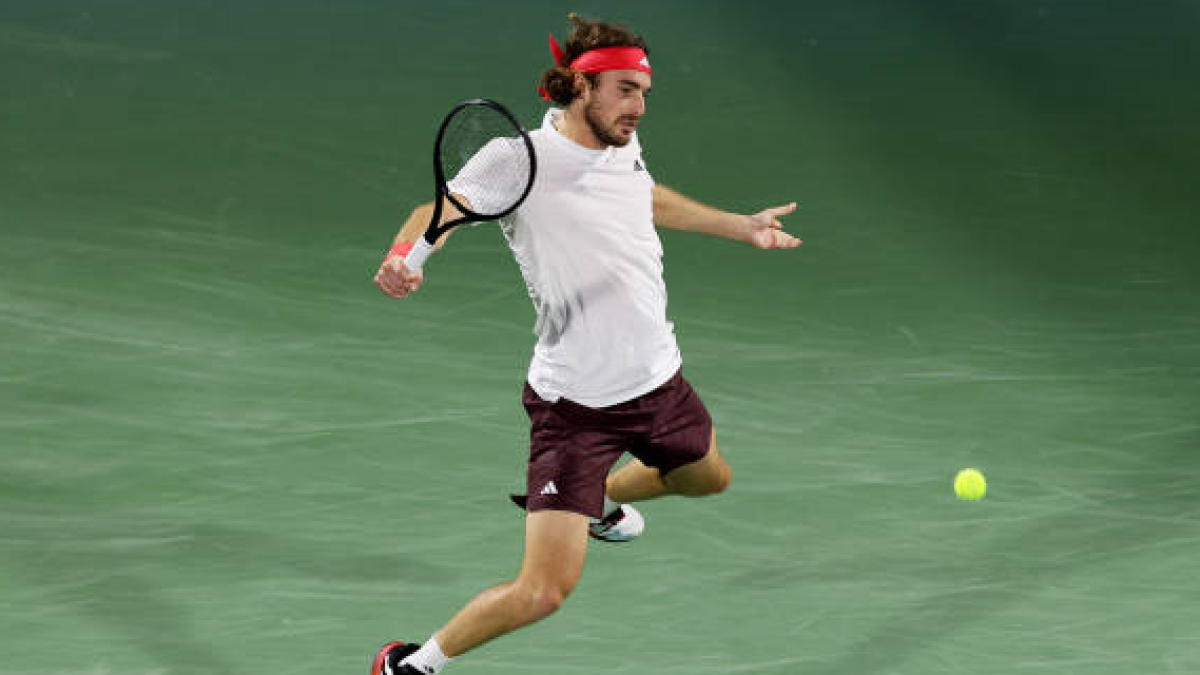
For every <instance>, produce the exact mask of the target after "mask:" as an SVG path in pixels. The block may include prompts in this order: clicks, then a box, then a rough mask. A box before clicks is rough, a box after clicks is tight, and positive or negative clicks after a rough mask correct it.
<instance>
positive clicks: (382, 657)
mask: <svg viewBox="0 0 1200 675" xmlns="http://www.w3.org/2000/svg"><path fill="white" fill-rule="evenodd" d="M406 644H408V643H407V642H389V643H387V644H386V645H384V646H383V649H380V650H379V653H378V654H376V655H375V663H373V664H372V665H371V675H382V673H383V664H384V662H385V661H387V655H388V652H390V651H392V648H393V647H403V646H404V645H406Z"/></svg>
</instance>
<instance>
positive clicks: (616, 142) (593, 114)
mask: <svg viewBox="0 0 1200 675" xmlns="http://www.w3.org/2000/svg"><path fill="white" fill-rule="evenodd" d="M597 108H598V107H597V105H596V102H595V101H593V102H592V103H590V104H588V106H587V107H586V108H584V110H583V118H584V119H585V120H587V124H588V126H589V127H590V128H591V130H592V133H593V134H595V135H596V138H598V139H600V142H601V143H604V144H605V145H613V146H616V147H618V148H623V147H625V146H626V145H629V141H631V140H633V132H630V133H629V135H627V136H626V135H622V132H621V130H620V128H619V126H618V125H620V124H621V123H622V122H626V121H633V122H635V123H636V122H637V117H634V116H632V115H623V116H620V117H617V118H616V119H614V120H613V121H612V122H611V123H610V124H607V125H606V124H605V123H604V120H602V119H600V112H599V110H598V109H597Z"/></svg>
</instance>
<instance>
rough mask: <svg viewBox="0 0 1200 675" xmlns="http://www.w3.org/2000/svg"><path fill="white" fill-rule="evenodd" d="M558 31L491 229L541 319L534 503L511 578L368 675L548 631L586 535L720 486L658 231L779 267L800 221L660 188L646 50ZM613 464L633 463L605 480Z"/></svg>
mask: <svg viewBox="0 0 1200 675" xmlns="http://www.w3.org/2000/svg"><path fill="white" fill-rule="evenodd" d="M570 18H571V21H572V22H573V24H574V27H573V30H572V32H571V35H570V37H569V39H568V40H567V41H566V45H565V48H563V47H560V46H559V45H558V44H557V43H555V41H554V38H553V37H551V51H552V53H553V55H554V59H555V66H554V67H553V68H551V69H550V70H548V71H547V72H546V73H545V74H544V75H543V76H542V79H541V90H542V93H543V96H544V97H545V98H546V99H547V100H549V101H552V102H554V103H557V104H559V105H560V106H562V107H561V108H558V107H552V108H551V109H550V110H549V111H548V112H547V113H546V115H545V118H544V120H543V122H542V126H541V128H540V129H536V130H534V131H533V132H531V134H530V135H531V138H532V140H533V143H534V147H535V149H536V151H537V158H538V175H537V177H536V179H535V183H534V187H533V190H532V192H531V193H530V195H529V197H528V198H527V199H526V200H525V202H524V203H523V204H522V205H521V206H520V207H519V208H518V209H517V210H516V211H515V212H514V213H513V214H512V215H510V216H508V217H507V218H505V219H504V220H503V221H502V222H501V223H500V225H501V228H502V229H503V232H504V235H505V237H506V238H507V240H508V244H509V247H510V248H511V249H512V252H513V255H514V257H515V258H516V261H517V263H518V265H519V266H520V268H521V273H522V274H523V276H524V278H525V282H526V284H527V286H528V288H529V293H530V296H531V297H532V299H533V302H534V306H535V308H536V310H537V324H536V327H535V331H536V333H537V336H538V341H537V345H536V346H535V347H534V353H533V359H532V363H531V364H530V367H529V372H528V380H527V383H526V385H525V391H524V397H523V398H524V401H523V402H524V406H525V409H526V411H527V412H528V414H529V418H530V422H531V426H532V430H531V434H530V438H531V442H530V456H529V465H528V469H527V482H526V488H527V491H528V494H527V496H525V497H524V498H520V499H519V500H518V503H521V504H522V505H524V506H525V507H526V509H527V511H528V515H527V516H526V524H525V556H524V560H523V563H522V567H521V570H520V572H519V574H518V575H517V577H516V579H515V580H513V581H511V582H508V583H504V584H500V585H499V586H495V587H493V588H491V589H489V590H486V591H484V592H483V593H481V594H480V595H478V596H477V597H476V598H475V599H474V600H472V601H471V602H469V603H468V604H467V605H466V606H465V607H463V609H462V610H461V611H460V612H459V613H458V614H457V615H456V616H454V618H452V619H451V620H450V622H449V623H447V624H446V625H445V626H443V627H442V628H441V629H440V630H438V631H437V632H436V633H435V634H434V635H433V636H432V637H431V638H430V639H429V640H428V641H426V642H425V643H424V644H423V645H416V644H410V643H404V642H392V643H389V644H387V645H385V646H384V647H383V649H382V650H380V652H379V654H378V655H377V657H376V658H375V662H374V665H373V667H372V671H371V673H372V675H402V674H403V675H430V674H432V673H438V672H440V671H441V670H442V669H443V668H444V667H445V666H446V664H447V663H449V662H450V660H451V659H452V658H454V657H457V656H460V655H462V654H465V653H466V652H468V651H470V650H472V649H474V648H476V647H478V646H480V645H482V644H484V643H485V642H487V641H489V640H491V639H493V638H496V637H499V636H501V635H504V634H506V633H509V632H511V631H513V630H516V629H517V628H520V627H522V626H525V625H528V624H530V623H533V622H535V621H538V620H540V619H543V618H545V617H546V616H549V615H550V614H552V613H553V612H554V611H555V610H557V609H558V608H559V606H560V605H561V604H562V602H563V600H564V599H565V598H566V597H567V595H568V594H569V593H570V592H571V590H572V588H574V586H575V583H576V581H577V580H578V579H579V575H580V572H581V571H582V569H583V563H584V558H585V556H586V555H587V542H588V535H589V534H590V535H591V536H592V537H594V538H596V539H599V540H601V541H608V542H624V541H629V540H631V539H633V538H635V537H637V536H638V535H639V534H641V532H642V530H643V528H644V521H643V519H642V516H641V514H640V513H639V512H638V511H637V510H636V509H634V508H633V507H632V506H629V503H630V502H637V501H643V500H648V499H654V498H656V497H661V496H664V495H684V496H689V497H700V496H704V495H711V494H715V493H718V492H721V491H723V490H724V489H725V488H726V486H727V485H729V481H730V469H729V466H728V465H727V464H726V462H725V460H724V458H722V456H721V454H720V453H719V452H718V450H717V442H716V436H715V435H714V433H713V424H712V420H711V418H710V417H709V413H708V411H707V410H706V409H705V407H704V404H703V403H702V402H701V400H700V398H699V396H697V395H696V392H695V391H693V389H692V387H691V386H690V385H689V384H688V382H687V380H685V379H684V377H683V375H682V374H681V371H680V367H681V364H682V360H681V357H680V353H679V348H678V346H677V345H676V341H675V335H674V332H673V328H672V324H671V323H670V322H669V321H668V320H667V312H666V305H667V294H666V287H665V285H664V282H663V268H662V245H661V243H660V241H659V238H658V235H657V233H656V231H655V226H658V227H668V228H672V229H676V230H685V231H688V232H700V233H703V234H709V235H714V236H718V237H724V238H726V239H731V240H734V241H737V242H741V243H744V244H748V245H750V246H752V247H754V248H759V249H790V248H795V247H796V246H799V245H800V240H798V239H797V238H795V237H793V236H792V235H790V234H788V233H787V232H785V231H783V229H782V226H781V224H780V222H779V220H778V219H779V218H780V217H782V216H786V215H788V214H790V213H792V212H793V211H795V209H796V205H795V204H794V203H792V204H788V205H786V206H779V207H775V208H769V209H766V210H764V211H761V212H759V213H756V214H753V215H739V214H734V213H727V212H724V211H720V210H717V209H714V208H710V207H708V206H704V205H702V204H700V203H697V202H695V201H692V200H691V199H688V198H686V197H684V196H682V195H680V194H678V193H677V192H674V191H672V190H670V189H668V188H666V187H663V186H662V185H657V184H656V183H655V181H654V179H653V178H651V176H650V173H649V171H648V170H647V166H646V162H645V159H643V157H642V152H641V146H640V145H639V144H638V137H637V127H638V124H639V122H640V121H641V119H642V116H643V115H644V114H645V113H646V97H647V95H648V94H649V93H650V85H651V69H650V61H649V58H648V56H647V48H646V44H645V42H644V41H643V40H642V38H641V37H639V36H638V35H636V34H633V33H631V32H629V31H628V30H626V29H624V28H622V27H619V26H614V25H611V24H607V23H602V22H598V21H591V20H585V19H582V18H580V17H578V16H576V15H574V14H572V15H571V17H570ZM449 187H450V190H451V191H452V192H454V193H456V194H458V195H461V196H462V197H463V198H465V199H466V201H467V203H472V200H474V199H486V198H487V197H486V195H487V190H486V186H480V185H473V184H472V183H471V181H470V180H469V179H467V180H452V181H451V183H450V186H449ZM431 211H432V205H431V204H427V205H424V206H421V207H418V208H417V209H416V210H415V211H414V212H413V214H412V216H411V217H410V218H409V219H408V221H407V222H406V223H405V225H404V227H403V228H402V229H401V231H400V234H399V235H398V236H397V238H396V239H397V242H398V243H400V244H403V243H404V242H412V241H415V240H416V238H417V237H419V236H420V235H421V233H422V232H423V231H424V229H425V227H426V225H427V221H428V218H429V217H430V213H431ZM451 217H454V214H453V213H452V214H450V215H448V216H447V219H449V218H451ZM443 241H444V240H443ZM393 250H395V249H393ZM422 281H423V274H422V273H421V272H420V271H418V272H415V273H414V272H410V271H409V270H408V269H407V268H406V267H405V266H404V264H403V258H402V257H400V256H392V257H389V258H388V259H387V260H386V261H385V262H384V264H383V265H382V266H381V268H380V270H379V273H378V274H377V275H376V277H375V282H376V284H377V285H378V286H379V288H380V289H381V290H383V292H385V293H387V294H388V295H390V296H392V297H394V298H405V297H407V296H408V295H409V294H411V293H412V292H413V291H415V290H417V289H418V288H419V287H420V285H421V283H422ZM624 453H630V454H631V455H632V457H633V459H631V460H630V461H629V462H628V463H627V464H625V465H624V466H622V467H621V468H620V469H618V470H617V471H615V472H613V473H612V474H611V475H609V471H610V469H611V468H612V467H613V466H614V464H615V463H616V462H617V460H618V459H619V458H620V457H621V456H622V455H623V454H624Z"/></svg>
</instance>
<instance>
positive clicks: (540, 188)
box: [449, 108, 682, 407]
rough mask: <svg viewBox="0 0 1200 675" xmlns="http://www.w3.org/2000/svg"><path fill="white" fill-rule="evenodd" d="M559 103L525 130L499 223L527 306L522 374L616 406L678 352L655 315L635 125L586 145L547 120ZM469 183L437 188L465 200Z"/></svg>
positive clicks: (648, 213)
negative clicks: (532, 154) (527, 145)
mask: <svg viewBox="0 0 1200 675" xmlns="http://www.w3.org/2000/svg"><path fill="white" fill-rule="evenodd" d="M560 114H562V113H561V111H559V110H556V109H553V108H552V109H550V110H549V111H548V112H547V113H546V116H545V118H544V120H543V122H542V127H541V128H540V129H537V130H535V131H533V132H531V133H530V138H531V139H532V140H533V144H534V148H535V150H536V152H537V176H536V178H535V180H534V185H533V190H532V191H531V192H530V194H529V197H528V198H527V199H526V200H525V202H524V203H522V204H521V206H520V208H518V209H517V210H516V211H514V212H513V213H512V214H511V215H509V216H508V217H506V218H505V219H504V220H502V221H501V223H500V224H501V228H502V230H503V232H504V235H505V237H506V238H507V239H508V244H509V247H510V248H511V249H512V252H513V255H514V257H515V258H516V260H517V264H518V265H519V266H520V268H521V274H522V275H523V276H524V277H525V284H526V286H527V287H528V289H529V296H530V298H532V300H533V304H534V308H535V309H536V310H537V317H538V318H537V324H536V325H535V326H534V333H536V334H537V336H538V342H537V345H536V346H535V347H534V352H533V360H532V362H531V363H530V365H529V375H528V378H529V385H530V386H531V387H533V390H534V391H536V392H537V393H538V395H539V396H541V397H542V398H543V399H545V400H548V401H556V400H558V399H559V398H560V397H566V398H568V399H570V400H572V401H575V402H577V403H581V404H583V405H586V406H591V407H604V406H610V405H616V404H618V403H622V402H624V401H628V400H630V399H633V398H636V397H638V396H641V395H642V394H646V393H648V392H650V391H652V390H654V389H656V388H657V387H658V386H660V385H661V384H663V383H665V382H666V381H667V380H669V379H670V378H671V376H672V375H674V374H675V372H676V371H677V370H679V367H680V364H681V362H682V359H681V357H680V354H679V347H678V345H677V343H676V341H675V333H674V327H673V325H672V324H671V322H670V321H668V320H667V289H666V284H665V283H664V281H663V267H662V243H661V242H660V241H659V238H658V233H657V232H656V231H655V229H654V212H653V197H652V190H653V188H654V179H653V178H651V176H650V173H649V172H648V171H646V165H645V162H644V161H643V160H642V157H641V146H640V145H639V144H638V140H637V135H636V134H635V135H634V137H633V139H632V140H630V142H629V144H628V145H626V146H625V147H621V148H618V147H609V148H608V149H606V150H592V149H590V148H585V147H583V146H581V145H579V144H577V143H575V142H574V141H571V140H570V139H568V138H567V137H565V136H563V135H562V134H561V133H559V132H558V130H557V129H555V128H554V124H553V120H554V119H555V118H557V116H558V115H560ZM465 173H468V172H466V171H464V172H463V174H465ZM470 183H471V182H470V181H469V180H468V179H467V178H466V177H465V176H463V175H462V174H460V178H458V179H456V180H454V181H451V184H450V186H449V187H450V189H451V190H452V191H454V192H458V193H460V194H462V195H463V196H464V197H466V198H467V199H468V200H472V193H473V191H475V190H474V189H473V186H472V185H471V184H470Z"/></svg>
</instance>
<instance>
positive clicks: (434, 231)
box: [404, 98, 537, 272]
mask: <svg viewBox="0 0 1200 675" xmlns="http://www.w3.org/2000/svg"><path fill="white" fill-rule="evenodd" d="M472 106H484V107H487V108H491V109H492V110H494V111H495V112H498V113H500V114H501V115H502V116H504V117H505V118H507V119H508V121H509V122H510V123H511V124H512V128H513V130H514V131H515V132H517V135H518V136H519V137H520V139H521V142H523V143H524V144H525V150H526V152H528V154H529V179H528V180H527V181H526V183H525V188H524V191H522V192H521V196H520V197H519V198H517V199H516V200H515V201H514V202H513V203H512V205H510V206H509V207H508V208H507V209H506V210H505V211H503V212H502V213H493V214H484V213H479V212H478V211H475V210H474V209H472V208H470V207H468V206H467V205H466V204H464V203H462V202H461V201H459V200H458V199H456V198H455V197H454V195H453V194H451V192H450V188H449V187H448V186H447V185H446V182H447V181H446V172H445V170H444V168H443V167H442V141H443V139H445V137H446V130H447V129H448V128H449V127H450V122H451V121H452V120H453V119H454V116H455V115H458V114H459V113H461V112H462V111H464V110H466V109H467V108H470V107H472ZM536 176H537V153H536V152H534V149H533V140H532V139H530V138H529V134H528V132H526V131H525V128H524V127H522V126H521V123H520V122H518V121H517V118H516V116H515V115H513V114H512V113H511V112H509V110H508V108H505V107H504V106H503V105H501V104H500V103H498V102H496V101H493V100H492V99H488V98H475V99H471V100H469V101H463V102H462V103H459V104H458V105H456V106H454V108H453V109H451V110H450V112H449V113H447V114H446V117H445V118H444V119H443V120H442V125H441V126H440V127H438V133H437V139H436V140H435V141H434V143H433V177H434V192H435V197H434V201H433V216H432V217H431V218H430V219H429V227H427V228H426V229H425V233H424V234H423V235H422V236H421V238H420V239H418V240H417V241H416V242H415V243H414V244H413V248H412V251H411V252H410V253H409V254H408V255H407V256H406V257H405V258H404V264H405V266H406V267H408V269H409V270H411V271H413V272H416V271H417V270H419V269H421V267H422V266H424V264H425V261H426V260H428V259H429V256H430V255H431V254H432V253H433V249H434V246H436V245H437V242H438V240H439V239H441V238H442V236H443V235H445V234H446V233H447V232H449V231H450V230H452V229H454V228H456V227H458V226H459V225H463V224H466V223H478V222H483V221H487V220H498V219H500V218H503V217H505V216H507V215H508V214H510V213H512V212H513V211H516V210H517V207H519V206H520V205H521V203H522V202H524V201H525V198H526V197H528V196H529V193H530V191H532V190H533V181H534V178H535V177H536ZM446 202H450V203H451V204H453V205H454V207H455V208H456V209H458V210H459V212H460V213H461V214H462V215H461V216H459V217H458V218H454V219H452V220H448V221H446V222H444V223H443V222H441V220H442V212H443V210H444V208H445V203H446Z"/></svg>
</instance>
